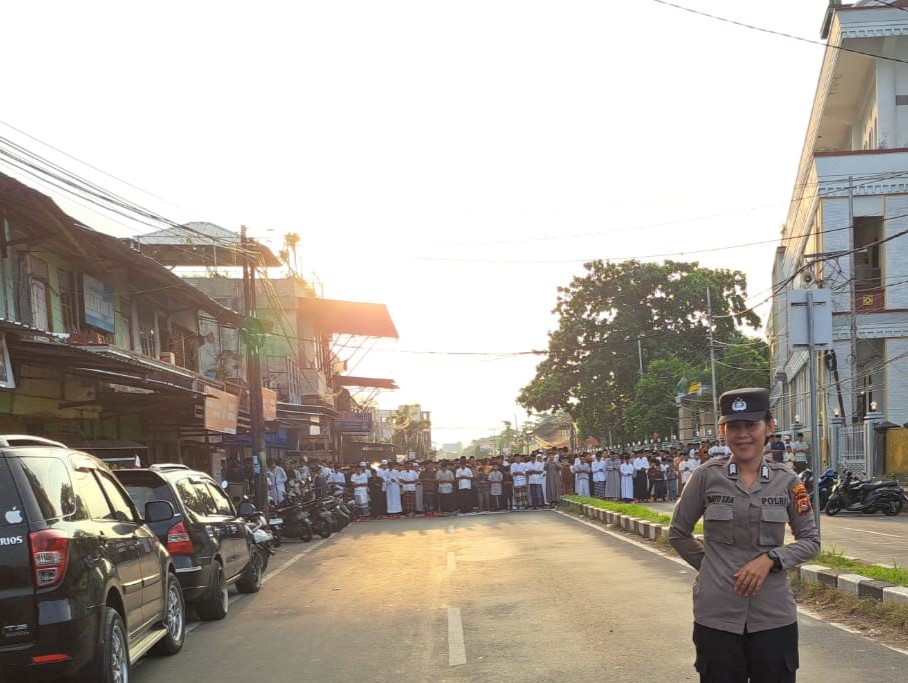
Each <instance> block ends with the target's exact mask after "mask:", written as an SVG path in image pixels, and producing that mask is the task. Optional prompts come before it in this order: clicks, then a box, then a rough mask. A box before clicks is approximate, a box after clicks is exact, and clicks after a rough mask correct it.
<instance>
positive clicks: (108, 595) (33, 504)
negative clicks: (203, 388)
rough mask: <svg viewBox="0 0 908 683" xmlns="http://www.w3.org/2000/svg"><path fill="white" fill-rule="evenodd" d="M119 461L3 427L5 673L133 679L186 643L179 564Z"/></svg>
mask: <svg viewBox="0 0 908 683" xmlns="http://www.w3.org/2000/svg"><path fill="white" fill-rule="evenodd" d="M143 512H144V514H145V517H144V519H143V518H142V517H140V515H139V513H138V512H137V511H136V508H135V506H134V505H133V502H132V500H130V498H129V496H128V495H127V493H126V491H124V490H123V487H122V486H121V485H120V484H119V482H117V480H116V478H115V477H114V476H113V474H112V472H111V471H110V469H108V467H107V466H106V465H105V464H104V463H102V462H101V461H100V460H98V459H97V458H94V457H92V456H90V455H87V454H85V453H79V452H77V451H73V450H70V449H68V448H67V447H66V446H64V445H63V444H61V443H57V442H55V441H49V440H47V439H40V438H37V437H30V436H0V681H3V682H4V683H6V682H7V681H13V680H17V681H18V680H23V679H27V680H29V681H36V680H48V679H56V678H58V677H61V676H67V677H69V676H72V677H75V678H77V680H80V681H86V682H88V681H91V682H92V683H108V682H112V681H126V680H128V679H129V668H130V664H131V663H133V662H135V660H136V659H138V658H139V657H141V656H142V655H143V654H145V653H146V652H148V651H150V650H155V651H157V652H160V653H162V654H175V653H177V652H179V651H180V649H181V648H182V647H183V638H184V635H185V623H186V621H185V618H186V613H185V609H184V603H183V595H182V593H181V591H180V585H179V581H178V580H177V575H176V571H175V567H174V564H173V561H172V560H171V558H170V555H168V554H167V551H166V550H165V549H164V547H163V546H162V545H161V543H160V542H159V541H158V538H157V537H156V536H155V535H154V533H153V532H152V531H151V530H150V529H149V528H148V527H147V526H145V522H146V521H147V522H151V523H164V524H166V523H167V521H166V520H168V519H172V518H173V507H172V506H171V505H170V503H165V502H151V503H149V504H148V505H147V506H145V507H144V508H143Z"/></svg>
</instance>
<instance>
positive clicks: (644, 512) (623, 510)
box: [561, 496, 703, 534]
mask: <svg viewBox="0 0 908 683" xmlns="http://www.w3.org/2000/svg"><path fill="white" fill-rule="evenodd" d="M561 497H562V498H564V499H565V500H572V501H574V502H575V503H580V504H582V505H592V506H593V507H597V508H602V509H603V510H611V511H612V512H617V513H618V514H619V515H626V516H628V517H636V518H637V519H645V520H646V521H647V522H655V523H656V524H662V525H663V526H666V527H667V526H669V525H670V524H671V522H672V518H671V515H666V514H663V513H661V512H656V511H655V510H653V509H652V508H648V507H646V506H645V505H637V504H636V503H613V502H612V501H610V500H600V499H599V498H587V497H585V496H561ZM694 533H695V534H702V533H703V524H702V522H697V525H696V526H695V527H694Z"/></svg>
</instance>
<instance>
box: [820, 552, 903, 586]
mask: <svg viewBox="0 0 908 683" xmlns="http://www.w3.org/2000/svg"><path fill="white" fill-rule="evenodd" d="M815 562H816V563H817V564H822V565H824V566H826V567H829V568H830V569H840V570H842V571H847V572H849V573H851V574H860V575H861V576H866V577H867V578H868V579H876V580H878V581H886V582H887V583H892V584H895V585H896V586H908V569H905V568H904V567H899V566H898V565H897V564H895V563H893V565H892V566H891V567H883V566H880V565H878V564H870V563H868V562H861V561H860V560H855V559H852V558H850V557H845V556H844V555H842V553H841V552H839V551H837V550H836V549H835V548H833V549H832V550H823V551H821V552H820V554H819V555H817V557H816V559H815Z"/></svg>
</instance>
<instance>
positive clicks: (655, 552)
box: [554, 510, 908, 655]
mask: <svg viewBox="0 0 908 683" xmlns="http://www.w3.org/2000/svg"><path fill="white" fill-rule="evenodd" d="M554 512H555V513H557V514H559V515H561V516H562V517H567V518H568V519H572V520H574V521H575V522H577V523H578V524H583V525H584V526H588V527H590V528H591V529H595V530H596V531H598V532H600V533H603V534H605V535H607V536H612V537H614V538H617V539H619V540H621V541H624V542H625V543H630V544H631V545H635V546H637V547H638V548H642V549H643V550H646V551H647V552H650V553H652V554H653V555H659V556H660V557H664V558H665V559H666V560H671V561H672V562H674V563H675V564H680V565H681V566H683V567H687V568H688V569H689V570H690V571H691V572H692V573H696V571H697V570H696V569H693V568H692V567H691V566H690V565H689V564H687V562H685V561H684V560H682V559H681V558H680V557H672V556H671V555H666V554H665V553H663V552H662V551H661V550H658V549H657V548H653V547H651V546H648V545H647V544H645V543H640V542H639V541H635V540H634V539H632V538H628V537H627V536H625V535H624V534H619V533H618V532H616V531H610V530H609V529H604V528H602V527H601V526H599V525H598V524H593V523H592V522H587V521H586V520H585V519H580V518H579V517H574V516H573V515H569V514H568V513H567V512H562V511H561V510H554ZM862 531H863V530H862ZM798 613H799V614H805V615H807V616H808V617H810V618H811V619H815V620H817V621H819V622H822V623H823V624H826V625H827V626H832V627H833V628H837V629H839V630H840V631H845V632H847V633H853V632H854V631H852V629H850V628H849V627H847V626H845V625H844V624H838V623H836V622H834V621H826V619H825V618H824V617H821V616H820V615H818V614H816V613H815V612H811V611H810V610H809V609H807V608H805V607H803V606H801V605H798ZM862 637H863V638H866V639H867V640H869V641H870V642H871V643H876V644H877V645H882V646H883V647H886V648H889V649H890V650H893V651H895V652H898V653H900V654H905V655H908V650H900V649H899V648H897V647H894V646H892V645H887V644H886V643H883V642H880V641H877V640H873V639H872V638H868V637H867V636H862Z"/></svg>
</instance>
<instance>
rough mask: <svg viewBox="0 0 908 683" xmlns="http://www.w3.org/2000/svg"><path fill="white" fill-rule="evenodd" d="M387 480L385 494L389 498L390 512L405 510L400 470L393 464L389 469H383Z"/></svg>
mask: <svg viewBox="0 0 908 683" xmlns="http://www.w3.org/2000/svg"><path fill="white" fill-rule="evenodd" d="M382 474H383V477H382V478H383V479H384V480H385V495H386V496H387V498H388V514H389V515H397V514H400V513H401V512H403V506H402V505H401V501H400V470H399V469H397V465H396V464H393V465H391V467H390V468H389V469H387V470H382Z"/></svg>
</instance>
